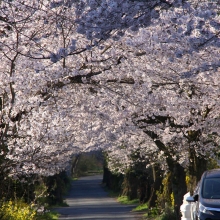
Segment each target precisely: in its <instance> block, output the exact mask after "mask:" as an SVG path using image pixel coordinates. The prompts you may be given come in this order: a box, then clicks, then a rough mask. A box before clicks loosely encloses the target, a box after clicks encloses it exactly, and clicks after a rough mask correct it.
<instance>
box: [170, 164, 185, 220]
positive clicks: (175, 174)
mask: <svg viewBox="0 0 220 220" xmlns="http://www.w3.org/2000/svg"><path fill="white" fill-rule="evenodd" d="M171 180H172V191H173V195H174V211H175V214H176V219H177V220H180V219H181V213H180V206H181V205H182V203H183V196H184V195H185V194H186V192H187V186H186V173H185V170H184V168H183V167H182V166H181V165H180V164H178V163H175V164H174V166H173V170H172V179H171Z"/></svg>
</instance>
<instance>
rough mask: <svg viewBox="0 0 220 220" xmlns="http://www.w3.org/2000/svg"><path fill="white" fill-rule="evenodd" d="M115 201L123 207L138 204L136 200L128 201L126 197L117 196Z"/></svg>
mask: <svg viewBox="0 0 220 220" xmlns="http://www.w3.org/2000/svg"><path fill="white" fill-rule="evenodd" d="M117 201H118V202H120V203H122V204H125V205H136V204H138V202H139V200H138V199H133V200H129V199H128V197H127V196H119V197H118V198H117Z"/></svg>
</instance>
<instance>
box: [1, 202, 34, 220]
mask: <svg viewBox="0 0 220 220" xmlns="http://www.w3.org/2000/svg"><path fill="white" fill-rule="evenodd" d="M36 214H37V212H36V210H34V209H33V207H32V205H31V204H30V205H29V204H27V203H24V202H23V201H22V200H18V201H11V200H10V201H8V202H3V203H2V206H1V208H0V219H2V220H35V219H36Z"/></svg>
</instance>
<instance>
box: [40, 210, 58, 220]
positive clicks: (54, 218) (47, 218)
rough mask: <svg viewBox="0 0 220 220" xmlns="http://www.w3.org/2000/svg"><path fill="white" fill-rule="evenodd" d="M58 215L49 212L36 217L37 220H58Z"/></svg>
mask: <svg viewBox="0 0 220 220" xmlns="http://www.w3.org/2000/svg"><path fill="white" fill-rule="evenodd" d="M58 218H59V214H58V213H57V212H54V211H49V212H47V213H44V214H43V215H38V216H37V220H58Z"/></svg>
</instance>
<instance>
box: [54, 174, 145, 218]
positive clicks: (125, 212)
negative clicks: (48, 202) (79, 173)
mask: <svg viewBox="0 0 220 220" xmlns="http://www.w3.org/2000/svg"><path fill="white" fill-rule="evenodd" d="M101 182H102V176H101V175H96V176H87V177H82V178H79V179H78V180H76V181H73V182H72V187H71V190H70V192H69V193H68V195H67V197H66V199H65V201H66V203H67V204H68V205H69V206H68V207H60V208H57V209H56V211H57V212H58V213H59V214H60V217H59V220H80V219H85V220H88V219H90V220H92V219H93V220H98V219H101V220H117V219H120V220H140V219H141V217H139V216H138V215H137V214H136V213H132V212H131V210H132V209H133V208H134V206H133V205H122V204H119V203H118V202H117V201H116V199H114V198H110V197H109V196H108V193H107V192H105V190H104V189H103V187H102V186H101Z"/></svg>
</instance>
